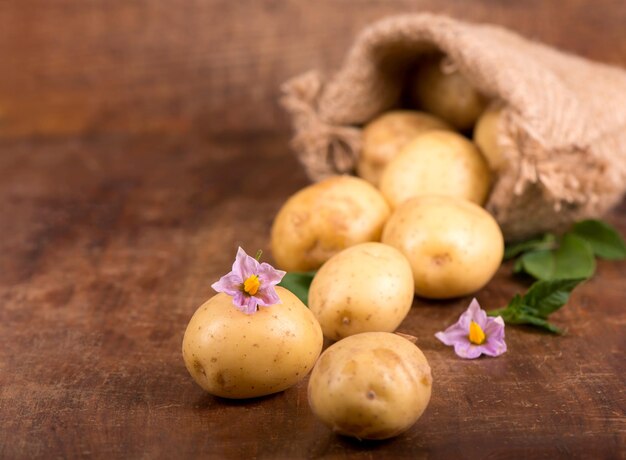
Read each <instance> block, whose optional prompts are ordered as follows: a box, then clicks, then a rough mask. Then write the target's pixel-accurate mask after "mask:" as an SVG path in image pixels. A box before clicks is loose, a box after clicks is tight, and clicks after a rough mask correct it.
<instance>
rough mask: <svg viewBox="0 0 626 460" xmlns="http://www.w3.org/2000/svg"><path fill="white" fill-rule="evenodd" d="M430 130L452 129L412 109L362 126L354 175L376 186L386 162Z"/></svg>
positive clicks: (398, 111) (379, 117)
mask: <svg viewBox="0 0 626 460" xmlns="http://www.w3.org/2000/svg"><path fill="white" fill-rule="evenodd" d="M433 129H444V130H449V129H452V128H451V126H450V125H448V124H447V123H446V122H444V121H443V120H440V119H439V118H437V117H435V116H433V115H430V114H427V113H424V112H418V111H414V110H392V111H390V112H386V113H384V114H382V115H380V116H378V117H376V118H375V119H373V120H372V121H370V122H369V123H368V124H366V125H365V126H364V127H363V146H362V149H361V153H360V155H359V159H358V162H357V166H356V171H357V174H358V175H359V176H360V177H362V178H363V179H365V180H367V181H369V182H371V183H372V184H373V185H376V186H378V184H379V182H380V176H381V174H382V172H383V170H384V169H385V167H386V166H387V164H388V163H389V162H390V161H391V160H392V159H393V158H395V157H396V156H397V155H398V153H399V152H400V150H401V149H402V148H403V147H404V146H405V145H406V144H408V143H409V142H410V141H411V140H413V139H414V138H415V137H416V136H417V135H419V134H421V133H424V132H426V131H431V130H433Z"/></svg>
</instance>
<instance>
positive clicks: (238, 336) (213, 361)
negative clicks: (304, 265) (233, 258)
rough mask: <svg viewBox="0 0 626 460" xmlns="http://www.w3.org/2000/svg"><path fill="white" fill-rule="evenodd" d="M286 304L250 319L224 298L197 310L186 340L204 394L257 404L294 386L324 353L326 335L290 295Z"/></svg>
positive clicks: (186, 354)
mask: <svg viewBox="0 0 626 460" xmlns="http://www.w3.org/2000/svg"><path fill="white" fill-rule="evenodd" d="M276 293H277V294H278V296H279V297H280V299H281V301H282V303H280V304H276V305H272V306H271V307H259V310H258V311H257V312H256V313H254V314H252V315H246V314H245V313H242V312H241V311H239V310H237V309H236V308H235V307H234V306H233V304H232V298H231V297H230V296H228V295H227V294H223V293H219V294H217V295H215V296H213V297H212V298H211V299H209V300H208V301H206V302H205V303H204V304H203V305H201V306H200V308H198V310H197V311H196V312H195V313H194V315H193V317H192V318H191V320H190V321H189V325H188V326H187V330H186V331H185V336H184V338H183V358H184V360H185V366H187V370H188V371H189V373H190V374H191V376H192V377H193V379H194V380H195V381H196V383H197V384H198V385H200V386H201V387H202V388H203V389H205V390H206V391H208V392H209V393H211V394H212V395H215V396H221V397H223V398H234V399H239V398H253V397H257V396H263V395H267V394H271V393H276V392H279V391H282V390H285V389H286V388H289V387H291V386H292V385H295V384H296V383H298V382H299V381H300V380H302V379H303V378H304V376H306V374H307V373H308V372H309V371H310V370H311V368H312V367H313V365H314V364H315V361H316V360H317V358H318V356H319V354H320V352H321V351H322V345H323V336H322V329H321V327H320V325H319V323H318V322H317V320H316V319H315V317H314V316H313V314H312V313H311V312H310V311H309V309H308V308H306V307H305V305H304V304H303V303H302V302H301V301H300V300H299V299H298V298H297V297H296V296H295V295H293V294H292V293H291V292H289V291H288V290H287V289H284V288H282V287H276Z"/></svg>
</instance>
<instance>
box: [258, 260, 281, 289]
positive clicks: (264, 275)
mask: <svg viewBox="0 0 626 460" xmlns="http://www.w3.org/2000/svg"><path fill="white" fill-rule="evenodd" d="M286 273H287V272H285V271H282V270H276V269H275V268H274V267H272V266H271V265H270V264H268V263H266V262H263V263H262V264H260V265H259V270H258V272H257V275H259V280H260V281H261V286H264V285H266V284H267V285H270V286H275V285H277V284H278V283H280V281H281V280H282V279H283V276H285V274H286Z"/></svg>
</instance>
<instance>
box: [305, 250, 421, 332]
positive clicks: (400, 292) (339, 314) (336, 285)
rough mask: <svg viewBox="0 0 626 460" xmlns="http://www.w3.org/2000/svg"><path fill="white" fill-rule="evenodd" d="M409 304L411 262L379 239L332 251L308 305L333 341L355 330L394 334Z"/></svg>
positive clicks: (411, 299)
mask: <svg viewBox="0 0 626 460" xmlns="http://www.w3.org/2000/svg"><path fill="white" fill-rule="evenodd" d="M412 303H413V273H412V271H411V266H410V265H409V262H408V261H407V260H406V258H405V257H404V256H403V255H402V253H400V251H398V250H397V249H395V248H392V247H391V246H387V245H384V244H381V243H363V244H358V245H356V246H352V247H350V248H348V249H344V250H343V251H341V252H340V253H338V254H335V255H334V256H333V257H331V258H330V259H329V260H328V262H326V263H325V264H324V265H322V268H320V270H319V271H318V272H317V274H316V275H315V278H313V282H312V283H311V287H310V289H309V308H310V309H311V311H312V312H313V314H314V315H315V317H316V318H317V320H318V321H319V322H320V325H321V326H322V332H324V335H325V336H326V337H328V338H330V339H332V340H339V339H341V338H343V337H347V336H349V335H353V334H358V333H359V332H370V331H383V332H392V331H394V330H395V329H396V328H397V327H398V326H399V325H400V323H401V322H402V320H403V319H404V318H405V317H406V315H407V313H408V312H409V310H410V309H411V304H412Z"/></svg>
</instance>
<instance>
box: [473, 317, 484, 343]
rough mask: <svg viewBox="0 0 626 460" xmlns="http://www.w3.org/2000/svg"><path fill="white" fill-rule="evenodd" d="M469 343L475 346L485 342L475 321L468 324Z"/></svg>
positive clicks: (481, 331)
mask: <svg viewBox="0 0 626 460" xmlns="http://www.w3.org/2000/svg"><path fill="white" fill-rule="evenodd" d="M469 329H470V330H469V341H470V342H472V343H473V344H475V345H481V344H483V343H484V342H485V333H484V332H483V330H482V329H481V327H480V326H479V325H478V323H476V322H475V321H472V322H471V323H470V328H469Z"/></svg>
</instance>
